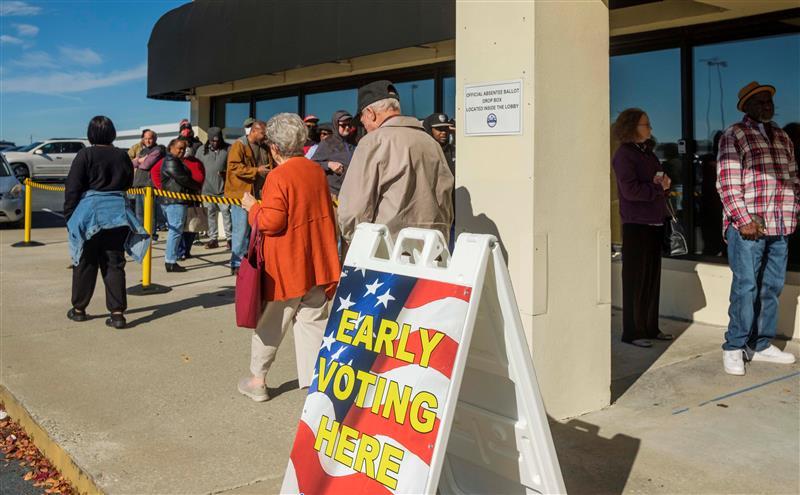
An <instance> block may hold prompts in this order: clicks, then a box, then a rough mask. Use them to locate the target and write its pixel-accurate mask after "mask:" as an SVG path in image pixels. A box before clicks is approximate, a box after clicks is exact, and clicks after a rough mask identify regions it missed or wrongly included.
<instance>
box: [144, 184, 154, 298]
mask: <svg viewBox="0 0 800 495" xmlns="http://www.w3.org/2000/svg"><path fill="white" fill-rule="evenodd" d="M144 191H145V193H144V230H146V231H147V233H148V234H150V238H151V239H152V237H153V230H154V229H153V227H154V226H153V188H152V187H147V188H145V190H144ZM152 261H153V243H152V241H151V242H150V247H149V248H148V249H147V254H145V255H144V261H142V288H144V289H147V288H148V287H149V286H150V269H151V268H152Z"/></svg>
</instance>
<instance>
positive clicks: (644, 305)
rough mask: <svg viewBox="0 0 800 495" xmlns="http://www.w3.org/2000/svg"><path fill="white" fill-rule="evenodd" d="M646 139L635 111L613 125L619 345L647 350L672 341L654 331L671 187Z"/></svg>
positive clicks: (644, 120) (645, 120) (645, 122)
mask: <svg viewBox="0 0 800 495" xmlns="http://www.w3.org/2000/svg"><path fill="white" fill-rule="evenodd" d="M651 133H652V127H651V126H650V118H649V117H648V116H647V114H646V113H644V111H643V110H640V109H638V108H629V109H627V110H625V111H623V112H622V113H620V114H619V117H617V121H616V123H615V124H614V134H615V136H616V138H617V139H618V140H619V141H620V143H621V145H620V147H619V149H618V150H617V152H616V153H615V154H614V159H613V163H614V172H615V174H616V176H617V190H618V191H619V213H620V216H621V217H622V341H623V342H626V343H628V344H632V345H635V346H639V347H651V346H652V345H653V343H652V340H651V339H658V340H672V335H669V334H665V333H663V332H661V330H659V328H658V303H659V297H660V286H661V243H662V239H663V235H664V218H666V216H667V203H666V199H667V195H668V191H669V187H670V183H671V181H670V178H669V177H667V176H666V175H665V174H664V170H663V168H662V167H661V163H660V162H659V160H658V157H657V156H656V155H655V154H654V153H653V151H652V144H651V143H652V141H651Z"/></svg>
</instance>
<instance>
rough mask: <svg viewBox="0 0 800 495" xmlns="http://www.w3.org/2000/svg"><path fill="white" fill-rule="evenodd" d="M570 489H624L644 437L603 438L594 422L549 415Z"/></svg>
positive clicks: (613, 493)
mask: <svg viewBox="0 0 800 495" xmlns="http://www.w3.org/2000/svg"><path fill="white" fill-rule="evenodd" d="M548 422H549V423H550V432H551V434H552V436H553V443H554V444H555V448H556V454H557V455H558V462H559V465H560V467H561V474H562V476H563V477H564V485H565V486H566V488H567V493H573V494H579V493H592V494H604V495H617V494H621V493H623V491H624V489H625V485H626V484H627V482H628V477H630V473H631V471H632V469H633V463H634V461H635V460H636V455H637V453H638V452H639V446H640V444H641V440H639V439H638V438H634V437H630V436H628V435H624V434H621V433H619V434H616V435H614V436H613V437H611V438H604V437H602V436H600V434H599V430H600V429H599V428H598V427H597V426H595V425H593V424H590V423H587V422H585V421H581V420H580V419H570V420H567V421H566V422H564V423H562V422H559V421H556V420H554V419H553V418H550V417H549V416H548Z"/></svg>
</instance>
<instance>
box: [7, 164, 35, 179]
mask: <svg viewBox="0 0 800 495" xmlns="http://www.w3.org/2000/svg"><path fill="white" fill-rule="evenodd" d="M11 170H13V171H14V175H15V176H17V180H19V181H20V182H22V181H23V180H25V179H27V178H29V177H30V176H31V173H30V171H29V170H28V166H27V165H25V164H24V163H12V164H11Z"/></svg>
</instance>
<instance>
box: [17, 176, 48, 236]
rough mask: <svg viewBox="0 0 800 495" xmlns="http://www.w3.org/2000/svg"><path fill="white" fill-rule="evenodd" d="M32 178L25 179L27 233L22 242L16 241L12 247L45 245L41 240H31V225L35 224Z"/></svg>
mask: <svg viewBox="0 0 800 495" xmlns="http://www.w3.org/2000/svg"><path fill="white" fill-rule="evenodd" d="M30 182H31V180H30V179H25V233H24V234H23V240H22V242H15V243H14V244H12V245H11V246H12V247H33V246H44V244H42V243H41V242H34V241H31V227H32V226H33V187H31V184H30Z"/></svg>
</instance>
